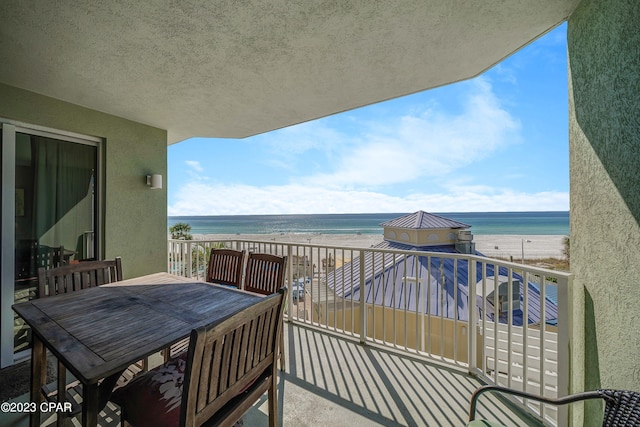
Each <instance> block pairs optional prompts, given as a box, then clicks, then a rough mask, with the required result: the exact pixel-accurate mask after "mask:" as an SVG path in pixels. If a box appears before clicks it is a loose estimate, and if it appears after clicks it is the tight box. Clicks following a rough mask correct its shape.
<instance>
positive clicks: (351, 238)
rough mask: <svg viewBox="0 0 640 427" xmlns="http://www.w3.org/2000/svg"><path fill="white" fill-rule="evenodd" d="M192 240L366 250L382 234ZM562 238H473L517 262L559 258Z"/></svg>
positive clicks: (208, 236)
mask: <svg viewBox="0 0 640 427" xmlns="http://www.w3.org/2000/svg"><path fill="white" fill-rule="evenodd" d="M193 237H194V239H196V240H227V239H242V240H260V241H276V242H283V243H310V244H316V245H321V246H324V245H327V246H339V247H359V248H369V247H371V246H374V245H376V244H378V243H380V242H381V241H382V234H358V235H357V234H288V233H283V234H199V235H194V236H193ZM564 238H565V236H561V235H504V234H480V235H474V236H473V241H474V242H475V244H476V250H477V251H479V252H481V253H483V254H484V255H487V256H489V257H500V258H509V257H513V259H514V260H516V261H517V260H520V259H521V257H522V252H523V246H524V257H525V259H540V258H562V257H563V255H562V251H563V249H564V244H563V241H564Z"/></svg>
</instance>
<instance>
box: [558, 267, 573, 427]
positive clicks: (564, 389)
mask: <svg viewBox="0 0 640 427" xmlns="http://www.w3.org/2000/svg"><path fill="white" fill-rule="evenodd" d="M572 282H573V275H570V276H569V277H558V397H563V396H567V395H568V394H569V391H570V390H569V387H570V384H569V383H570V378H569V376H570V375H571V359H570V355H571V341H570V339H571V338H570V337H571V335H570V334H571V329H572V322H573V319H572V317H573V316H572V307H571V299H570V292H571V284H572ZM567 406H568V405H561V406H560V407H558V426H559V427H564V426H568V425H569V408H567Z"/></svg>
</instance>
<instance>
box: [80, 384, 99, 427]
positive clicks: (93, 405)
mask: <svg viewBox="0 0 640 427" xmlns="http://www.w3.org/2000/svg"><path fill="white" fill-rule="evenodd" d="M98 412H100V408H99V407H98V384H96V383H94V384H82V425H83V426H84V427H97V425H98Z"/></svg>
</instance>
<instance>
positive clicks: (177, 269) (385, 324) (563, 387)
mask: <svg viewBox="0 0 640 427" xmlns="http://www.w3.org/2000/svg"><path fill="white" fill-rule="evenodd" d="M216 247H227V248H232V249H237V250H242V249H244V250H247V251H250V252H259V253H271V254H274V255H286V256H287V257H288V262H287V263H288V266H287V286H288V290H289V298H288V304H287V318H288V321H291V322H296V323H301V324H305V325H308V326H313V327H318V328H322V329H326V330H329V331H332V332H335V333H340V334H344V335H349V336H351V337H354V338H357V339H359V340H360V341H361V342H362V343H364V344H375V345H381V346H385V347H390V348H393V349H396V350H399V351H403V352H407V353H411V354H413V355H416V356H423V357H427V358H430V359H437V360H439V361H440V362H442V363H446V364H450V365H454V366H457V367H463V368H464V369H467V370H468V371H469V372H470V373H472V374H475V375H477V376H479V377H480V378H482V379H483V380H485V381H486V382H488V383H495V384H500V385H505V386H508V387H512V388H515V389H518V390H525V391H529V392H534V393H537V394H540V395H543V396H547V397H559V396H564V395H566V394H568V381H569V375H570V373H569V361H568V354H569V335H568V333H569V330H570V321H571V320H570V316H569V314H570V307H569V291H570V285H571V275H570V274H569V273H564V272H558V271H552V270H545V269H540V268H535V267H530V266H525V265H522V264H515V263H511V262H505V261H499V260H495V259H490V258H486V257H481V256H476V255H464V254H452V253H442V252H422V251H398V250H388V249H376V248H353V247H339V246H319V245H312V244H301V243H284V242H276V241H275V240H271V241H254V240H240V239H239V240H235V239H234V240H221V241H211V240H191V241H184V240H169V257H168V260H169V263H168V271H169V273H172V274H177V275H182V276H186V277H197V278H200V279H204V275H205V271H206V266H207V262H208V254H209V251H210V250H211V248H216ZM496 273H497V274H496ZM556 301H557V303H556ZM516 403H518V404H521V405H523V407H525V408H526V409H527V410H528V411H530V412H532V413H533V414H535V415H536V416H538V417H540V418H542V419H544V420H546V421H547V422H548V423H550V424H554V425H565V424H566V420H567V414H566V413H565V412H563V411H562V410H560V411H558V410H557V409H556V408H555V407H553V406H550V405H539V404H537V403H536V402H530V401H521V400H520V401H516Z"/></svg>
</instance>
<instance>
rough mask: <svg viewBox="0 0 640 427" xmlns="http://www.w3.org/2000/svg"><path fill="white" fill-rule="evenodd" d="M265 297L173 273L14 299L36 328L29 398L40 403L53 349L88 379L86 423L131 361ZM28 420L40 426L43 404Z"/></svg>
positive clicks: (84, 401) (93, 419)
mask: <svg viewBox="0 0 640 427" xmlns="http://www.w3.org/2000/svg"><path fill="white" fill-rule="evenodd" d="M261 299H262V298H261V297H260V296H257V295H253V294H250V293H247V292H243V291H240V290H236V289H231V288H228V287H224V286H218V285H214V284H211V283H204V282H194V281H189V279H185V278H181V277H178V276H171V275H169V274H167V273H158V274H154V275H150V276H145V277H140V278H136V279H131V280H125V281H122V282H117V283H114V284H110V285H104V286H99V287H94V288H89V289H85V290H82V291H79V292H74V293H69V294H61V295H56V296H52V297H47V298H43V299H34V300H32V301H29V302H24V303H19V304H15V305H13V309H14V311H15V312H16V313H18V315H20V317H22V318H23V319H24V321H25V322H26V323H27V324H28V325H29V326H30V327H31V330H32V332H33V334H32V336H33V343H32V344H33V345H32V358H31V389H30V390H31V402H34V403H35V405H36V406H37V408H40V402H41V401H42V399H43V396H42V393H41V390H40V389H41V387H42V384H43V382H44V380H45V377H46V370H45V366H46V351H45V349H48V350H50V351H51V353H52V354H53V355H54V356H55V357H57V358H58V359H59V360H60V361H62V363H63V364H64V365H65V366H66V368H67V370H68V371H70V372H71V373H73V375H74V376H75V377H76V378H77V379H78V380H80V382H82V390H83V391H82V425H83V426H87V427H91V426H96V425H97V421H98V414H99V412H100V411H101V410H102V408H103V407H104V405H105V404H106V403H107V401H108V397H109V395H110V393H111V390H112V389H113V386H114V385H115V384H116V380H117V379H118V377H119V376H120V374H121V373H122V372H123V371H124V370H125V369H127V367H129V366H130V365H132V364H134V363H136V362H137V361H139V360H142V359H145V358H146V357H148V356H150V355H152V354H154V353H157V352H159V351H161V350H163V349H165V348H167V347H169V346H170V345H171V344H173V343H175V342H177V341H180V340H181V339H184V338H186V337H188V336H189V333H190V332H191V330H192V329H194V328H197V327H200V326H204V325H207V324H210V323H212V322H215V321H222V320H223V319H225V318H227V317H228V316H230V315H232V314H235V313H237V312H238V311H241V310H243V309H245V308H247V307H249V306H251V305H252V304H254V303H256V302H258V301H260V300H261ZM30 424H31V425H32V426H39V425H40V412H39V410H37V411H35V412H32V413H31V418H30Z"/></svg>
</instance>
